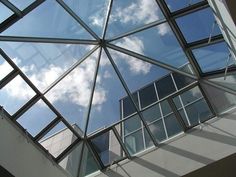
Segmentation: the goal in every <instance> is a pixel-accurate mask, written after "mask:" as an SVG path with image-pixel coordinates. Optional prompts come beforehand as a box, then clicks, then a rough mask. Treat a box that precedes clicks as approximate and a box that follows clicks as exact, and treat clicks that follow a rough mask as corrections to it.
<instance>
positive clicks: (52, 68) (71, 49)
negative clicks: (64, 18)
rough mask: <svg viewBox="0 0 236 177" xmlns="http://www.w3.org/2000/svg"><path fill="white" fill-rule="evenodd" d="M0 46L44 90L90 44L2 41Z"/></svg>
mask: <svg viewBox="0 0 236 177" xmlns="http://www.w3.org/2000/svg"><path fill="white" fill-rule="evenodd" d="M0 47H2V49H3V50H4V51H5V52H6V53H7V54H8V56H9V57H10V58H11V59H12V60H13V61H14V63H15V64H16V65H17V66H18V67H19V68H20V69H21V70H22V71H23V72H24V73H25V74H26V75H27V76H28V78H29V79H30V80H31V81H32V82H33V83H34V85H35V86H36V87H37V88H38V89H39V90H44V89H46V88H47V87H48V86H49V85H50V84H52V83H53V82H54V81H55V80H56V79H57V78H59V77H60V76H61V75H62V74H63V73H64V72H65V71H66V70H67V69H68V68H69V67H71V66H72V65H73V64H74V63H76V62H78V61H79V60H80V59H81V58H82V56H83V55H85V53H87V52H88V51H89V47H90V46H87V47H86V46H83V45H75V44H45V43H16V42H4V43H1V44H0ZM4 70H5V69H4Z"/></svg>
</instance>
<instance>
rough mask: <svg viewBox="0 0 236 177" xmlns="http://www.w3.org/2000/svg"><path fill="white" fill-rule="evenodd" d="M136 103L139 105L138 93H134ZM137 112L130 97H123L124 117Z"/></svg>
mask: <svg viewBox="0 0 236 177" xmlns="http://www.w3.org/2000/svg"><path fill="white" fill-rule="evenodd" d="M132 96H133V99H134V101H135V104H136V105H137V106H138V105H139V104H138V95H137V93H133V94H132ZM135 112H136V109H135V107H134V105H133V103H132V101H131V99H130V98H129V97H126V98H124V99H123V117H127V116H129V115H131V114H133V113H135Z"/></svg>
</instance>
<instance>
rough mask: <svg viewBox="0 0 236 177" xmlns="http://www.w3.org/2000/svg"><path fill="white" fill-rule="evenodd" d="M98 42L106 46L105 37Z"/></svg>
mask: <svg viewBox="0 0 236 177" xmlns="http://www.w3.org/2000/svg"><path fill="white" fill-rule="evenodd" d="M99 44H100V46H101V47H105V46H106V40H105V39H100V42H99Z"/></svg>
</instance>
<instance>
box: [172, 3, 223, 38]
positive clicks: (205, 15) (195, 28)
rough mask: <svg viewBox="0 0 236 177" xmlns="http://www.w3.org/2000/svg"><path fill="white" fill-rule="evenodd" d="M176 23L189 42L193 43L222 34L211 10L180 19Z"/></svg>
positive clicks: (204, 10) (200, 11)
mask: <svg viewBox="0 0 236 177" xmlns="http://www.w3.org/2000/svg"><path fill="white" fill-rule="evenodd" d="M176 22H177V24H178V26H179V28H180V30H181V31H182V33H183V35H184V37H185V39H186V41H187V42H189V43H190V42H193V41H197V40H201V39H205V38H208V37H209V36H210V34H211V36H215V35H218V34H221V32H220V29H219V27H218V26H217V24H215V25H214V29H213V24H214V23H215V18H214V16H213V13H212V10H211V9H210V8H207V9H203V10H199V11H197V12H194V13H191V14H188V15H185V16H182V17H179V18H177V19H176Z"/></svg>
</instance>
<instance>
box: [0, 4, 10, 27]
mask: <svg viewBox="0 0 236 177" xmlns="http://www.w3.org/2000/svg"><path fill="white" fill-rule="evenodd" d="M0 12H1V15H0V24H1V23H2V22H3V21H4V20H6V19H7V18H8V17H10V16H11V15H13V12H12V11H11V10H10V9H8V8H7V7H6V6H5V5H4V4H2V3H1V2H0Z"/></svg>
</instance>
